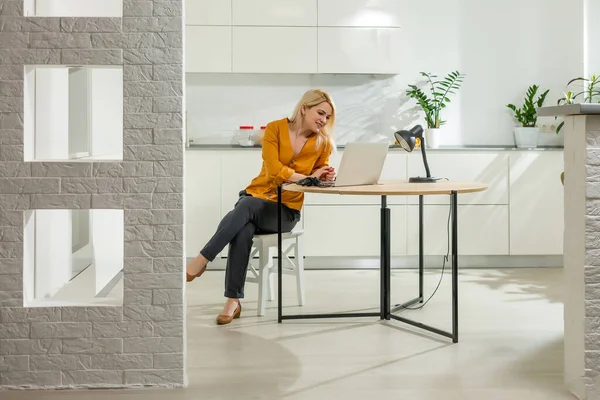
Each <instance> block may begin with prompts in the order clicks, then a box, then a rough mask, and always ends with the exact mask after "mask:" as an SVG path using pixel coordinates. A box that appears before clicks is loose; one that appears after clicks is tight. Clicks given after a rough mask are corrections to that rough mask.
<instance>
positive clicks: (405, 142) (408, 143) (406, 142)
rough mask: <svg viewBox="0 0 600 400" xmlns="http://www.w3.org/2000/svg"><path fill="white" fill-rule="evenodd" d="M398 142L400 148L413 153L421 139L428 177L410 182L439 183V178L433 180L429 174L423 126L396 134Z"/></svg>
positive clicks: (412, 179)
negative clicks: (417, 139) (418, 140)
mask: <svg viewBox="0 0 600 400" xmlns="http://www.w3.org/2000/svg"><path fill="white" fill-rule="evenodd" d="M394 136H395V137H396V140H397V141H398V143H399V144H400V146H401V147H402V148H403V149H404V150H406V151H408V152H411V151H413V149H414V148H415V143H416V138H419V139H421V154H422V155H423V164H424V165H425V172H426V173H427V176H413V177H412V178H409V179H408V181H409V182H412V183H433V182H437V181H438V180H439V178H432V177H431V173H430V172H429V164H427V155H426V154H425V138H424V137H423V128H422V127H421V125H415V126H413V127H412V128H410V130H408V131H404V130H403V131H398V132H396V133H394Z"/></svg>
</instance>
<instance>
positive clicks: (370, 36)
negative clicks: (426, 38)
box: [318, 27, 403, 74]
mask: <svg viewBox="0 0 600 400" xmlns="http://www.w3.org/2000/svg"><path fill="white" fill-rule="evenodd" d="M318 33H319V46H318V61H319V65H318V72H319V73H354V74H369V73H373V74H398V73H400V71H401V70H402V60H403V52H402V41H401V36H400V35H401V34H402V31H401V30H400V29H399V28H337V27H334V28H327V27H319V28H318Z"/></svg>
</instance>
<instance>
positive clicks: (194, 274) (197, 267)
mask: <svg viewBox="0 0 600 400" xmlns="http://www.w3.org/2000/svg"><path fill="white" fill-rule="evenodd" d="M207 265H208V260H207V259H206V257H204V256H203V255H202V254H199V255H198V256H197V257H196V258H194V259H193V260H192V261H190V262H189V263H187V265H186V266H185V272H186V276H187V281H188V282H191V281H193V280H194V279H196V278H198V277H199V276H200V275H202V274H203V273H204V271H206V266H207Z"/></svg>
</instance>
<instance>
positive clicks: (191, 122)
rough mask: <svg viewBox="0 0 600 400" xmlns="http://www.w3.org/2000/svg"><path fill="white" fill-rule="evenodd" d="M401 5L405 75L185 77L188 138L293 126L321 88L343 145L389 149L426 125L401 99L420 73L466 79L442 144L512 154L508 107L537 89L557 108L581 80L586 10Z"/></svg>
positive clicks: (554, 5)
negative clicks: (384, 140) (387, 142)
mask: <svg viewBox="0 0 600 400" xmlns="http://www.w3.org/2000/svg"><path fill="white" fill-rule="evenodd" d="M399 1H402V2H403V8H404V9H405V11H406V12H405V14H404V19H403V20H402V21H401V24H402V30H403V32H404V35H403V42H402V45H401V46H400V47H399V48H398V51H399V52H401V53H402V56H403V58H404V59H405V65H404V69H403V70H402V71H401V73H400V74H399V75H397V76H372V75H371V76H369V75H308V74H298V75H289V74H288V75H284V74H281V75H280V74H275V75H274V74H188V75H187V78H186V79H187V81H186V85H187V88H186V90H187V97H186V101H187V130H188V138H190V139H194V141H195V142H196V143H201V142H203V141H204V142H209V143H215V142H225V143H229V142H231V138H232V136H233V135H234V131H235V129H236V128H237V127H238V126H239V125H247V124H251V125H254V126H255V127H259V126H260V125H264V124H266V123H267V122H269V121H271V120H273V119H277V118H282V117H284V116H288V115H289V113H291V111H292V109H293V106H294V105H295V103H296V101H297V100H298V99H299V98H300V96H301V95H302V93H303V92H304V91H305V90H307V89H309V88H313V87H321V88H323V89H325V90H328V91H330V92H331V94H332V95H333V97H334V101H335V102H336V105H337V107H338V125H337V130H336V134H337V137H338V142H340V143H344V142H347V141H350V140H355V139H357V138H359V137H360V136H362V135H373V134H375V133H383V134H386V135H388V136H389V137H390V139H391V138H392V134H393V132H394V131H395V130H398V129H401V128H405V127H408V126H412V125H413V124H415V123H417V122H418V123H422V124H423V123H424V121H423V119H422V114H416V113H415V110H414V103H413V102H412V101H411V102H406V97H405V95H404V93H405V91H406V89H407V85H408V84H412V83H415V82H418V81H419V79H420V77H419V75H418V73H419V71H428V72H432V73H436V74H438V75H445V74H446V73H448V72H450V71H454V70H458V71H460V72H462V73H465V74H466V79H465V83H464V86H463V88H462V89H461V90H460V92H459V96H457V97H455V98H454V99H453V101H452V103H451V104H450V105H449V108H448V109H447V112H446V113H445V114H443V118H444V119H447V120H448V123H447V124H446V125H445V126H444V130H445V132H446V133H447V134H446V136H445V138H444V139H443V140H442V144H448V145H459V144H472V145H514V139H513V133H512V129H513V127H514V122H513V119H512V116H511V113H510V112H509V110H508V109H507V108H506V104H507V103H509V102H519V103H520V102H522V101H523V97H524V94H525V91H526V90H527V87H528V86H529V85H531V84H538V85H541V87H542V88H543V89H550V90H551V92H550V95H549V96H548V100H547V103H546V104H547V105H549V104H553V103H555V102H556V99H557V98H559V97H560V95H561V93H562V92H563V90H564V85H565V84H566V83H567V82H568V81H569V80H570V79H571V78H573V77H577V76H580V75H581V74H582V73H583V40H582V37H583V27H582V19H583V17H582V16H583V0H570V1H568V2H565V1H562V0H506V1H502V2H487V1H486V2H482V1H480V0H424V1H419V2H417V1H412V0H399ZM432 10H435V12H432ZM282 56H285V55H283V54H282ZM289 56H290V57H291V59H290V62H293V52H290V53H289ZM552 121H554V120H553V118H552ZM540 122H543V120H542V121H540Z"/></svg>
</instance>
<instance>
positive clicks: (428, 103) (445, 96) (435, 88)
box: [406, 71, 464, 148]
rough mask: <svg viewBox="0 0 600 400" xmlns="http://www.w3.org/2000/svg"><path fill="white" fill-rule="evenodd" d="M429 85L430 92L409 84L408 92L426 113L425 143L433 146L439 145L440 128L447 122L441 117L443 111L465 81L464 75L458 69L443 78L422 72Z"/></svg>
mask: <svg viewBox="0 0 600 400" xmlns="http://www.w3.org/2000/svg"><path fill="white" fill-rule="evenodd" d="M420 74H421V76H423V77H425V79H426V84H427V85H428V89H429V94H426V93H425V92H424V91H423V89H421V88H419V87H418V86H417V85H408V87H409V88H410V89H409V90H407V92H406V94H407V96H408V97H409V98H412V99H415V100H416V101H417V103H418V104H419V106H420V107H421V109H422V110H423V112H424V113H425V123H426V124H427V128H426V129H425V145H426V146H427V147H431V148H438V147H439V130H440V127H441V126H442V125H443V124H445V123H446V121H444V120H443V119H441V111H442V110H443V109H444V108H446V106H447V105H448V103H450V95H453V94H456V91H457V90H458V89H460V86H461V84H462V82H463V78H464V75H462V74H461V73H459V72H458V71H453V72H450V73H448V74H447V75H446V76H445V77H444V78H443V79H441V80H438V79H437V78H438V77H437V75H433V74H431V73H428V72H421V73H420Z"/></svg>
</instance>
